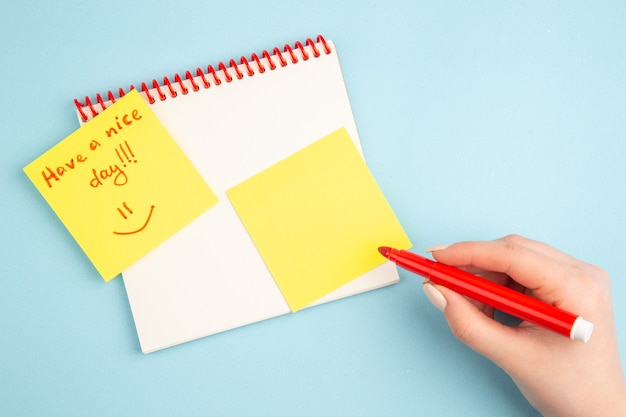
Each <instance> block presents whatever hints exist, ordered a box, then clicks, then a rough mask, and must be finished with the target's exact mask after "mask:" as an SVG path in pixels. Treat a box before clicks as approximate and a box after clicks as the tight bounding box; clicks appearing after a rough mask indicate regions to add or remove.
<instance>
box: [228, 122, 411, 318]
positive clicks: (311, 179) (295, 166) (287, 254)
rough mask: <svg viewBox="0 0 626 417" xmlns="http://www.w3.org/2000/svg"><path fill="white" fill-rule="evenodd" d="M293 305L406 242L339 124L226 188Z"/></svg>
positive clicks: (323, 292)
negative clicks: (380, 248)
mask: <svg viewBox="0 0 626 417" xmlns="http://www.w3.org/2000/svg"><path fill="white" fill-rule="evenodd" d="M227 195H228V197H229V199H230V201H231V202H232V204H233V206H234V207H235V209H236V211H237V213H238V215H239V217H240V218H241V220H242V222H243V224H244V225H245V227H246V229H247V230H248V233H249V234H250V236H251V238H252V240H253V241H254V243H255V245H256V247H257V249H258V250H259V252H260V254H261V256H262V257H263V260H264V261H265V264H266V265H267V267H268V268H269V270H270V272H271V274H272V276H273V277H274V280H275V281H276V284H277V285H278V287H279V288H280V290H281V292H282V294H283V296H284V297H285V299H286V300H287V303H288V304H289V306H290V308H291V310H292V311H297V310H300V309H302V308H304V307H306V306H308V305H309V304H311V303H312V302H314V301H316V300H318V299H319V298H321V297H323V296H324V295H326V294H328V293H330V292H331V291H333V290H335V289H337V288H339V287H340V286H342V285H344V284H346V283H347V282H349V281H351V280H353V279H355V278H357V277H358V276H360V275H362V274H364V273H366V272H367V271H369V270H371V269H373V268H375V267H376V266H379V265H381V264H382V263H383V262H384V261H385V259H384V258H383V257H382V256H380V254H379V253H378V250H377V248H378V246H380V245H388V246H394V247H398V248H403V249H406V248H409V247H410V246H411V242H410V241H409V239H408V237H407V236H406V234H405V232H404V230H403V229H402V226H401V225H400V223H399V221H398V219H397V218H396V216H395V214H394V213H393V211H392V209H391V207H390V206H389V204H388V203H387V200H386V199H385V196H384V195H383V193H382V191H381V190H380V188H379V187H378V184H377V183H376V181H375V180H374V178H373V176H372V174H371V173H370V171H369V169H368V168H367V166H366V164H365V162H364V161H363V158H362V157H361V155H360V154H359V152H358V150H357V148H356V147H355V145H354V143H353V142H352V140H351V139H350V137H349V135H348V133H347V131H346V130H345V129H343V128H342V129H339V130H337V131H335V132H334V133H332V134H330V135H329V136H326V137H324V138H322V139H320V140H319V141H317V142H315V143H313V144H312V145H310V146H308V147H306V148H304V149H302V150H300V151H298V152H296V153H295V154H293V155H292V156H290V157H288V158H287V159H284V160H282V161H280V162H279V163H277V164H275V165H273V166H272V167H270V168H268V169H266V170H265V171H263V172H261V173H259V174H257V175H255V176H254V177H252V178H249V179H248V180H246V181H244V182H242V183H241V184H238V185H237V186H235V187H233V188H232V189H230V190H229V191H228V192H227Z"/></svg>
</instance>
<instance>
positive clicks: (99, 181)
mask: <svg viewBox="0 0 626 417" xmlns="http://www.w3.org/2000/svg"><path fill="white" fill-rule="evenodd" d="M91 173H92V174H93V175H92V177H91V181H89V185H91V186H92V187H93V188H98V187H99V186H101V185H103V184H104V183H103V181H107V180H108V179H109V178H113V184H115V185H125V184H126V183H127V182H128V176H127V175H126V173H125V172H124V170H123V169H122V168H120V166H119V165H117V164H115V165H109V167H108V168H105V169H101V170H96V169H95V168H93V169H92V170H91Z"/></svg>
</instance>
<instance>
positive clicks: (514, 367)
mask: <svg viewBox="0 0 626 417" xmlns="http://www.w3.org/2000/svg"><path fill="white" fill-rule="evenodd" d="M431 251H432V254H433V256H434V258H435V259H436V260H437V261H439V262H442V263H445V264H448V265H453V266H457V267H462V268H463V269H466V270H468V271H469V272H472V273H475V274H478V275H481V276H483V277H485V278H488V279H491V280H493V281H496V282H498V283H500V284H503V285H507V286H509V287H511V288H515V289H517V290H520V291H525V292H526V293H528V294H529V295H531V296H533V297H535V298H538V299H540V300H543V301H545V302H547V303H550V304H552V305H554V306H556V307H559V308H562V309H564V310H567V311H570V312H572V313H574V314H577V315H579V316H582V317H584V318H585V320H588V321H590V322H592V323H593V324H594V330H593V334H592V336H591V339H590V340H589V342H587V343H583V342H578V341H573V340H570V339H568V338H567V337H563V336H562V335H558V334H555V333H553V332H551V331H549V330H546V329H544V328H542V327H539V326H536V325H534V324H531V323H528V322H522V323H521V324H520V325H519V326H518V327H510V326H506V325H503V324H501V323H499V322H497V321H495V320H493V309H492V308H490V307H488V306H485V305H484V304H480V303H477V302H475V301H472V300H468V299H467V298H465V297H463V296H461V295H459V294H457V293H455V292H454V291H452V290H450V289H447V288H445V287H441V286H438V285H434V284H430V283H427V284H425V286H424V290H425V291H426V294H427V295H428V298H429V299H430V300H431V301H433V303H434V304H435V305H437V306H438V307H439V308H440V309H442V310H443V312H444V315H445V318H446V320H447V321H448V324H449V326H450V329H451V330H452V333H454V335H455V336H456V337H457V338H458V339H459V340H461V341H462V342H463V343H465V344H467V345H468V346H469V347H471V348H472V349H474V350H475V351H477V352H479V353H481V354H482V355H484V356H486V357H487V358H489V359H491V360H492V361H493V362H495V363H496V364H497V365H498V366H500V367H501V368H502V369H503V370H504V371H505V372H507V373H508V374H509V375H510V376H511V377H512V378H513V380H514V381H515V383H516V384H517V386H518V387H519V389H520V390H521V392H522V393H523V394H524V396H525V397H526V398H527V399H528V401H530V403H531V404H532V405H533V406H534V407H535V408H537V410H539V411H540V412H541V413H542V414H544V415H545V416H563V417H565V416H567V417H575V416H584V417H590V416H626V380H625V379H624V374H623V371H622V367H621V363H620V356H619V350H618V347H617V336H616V329H615V322H614V319H613V308H612V303H611V289H610V283H609V277H608V275H607V274H606V273H605V272H604V271H603V270H601V269H600V268H598V267H595V266H593V265H590V264H587V263H585V262H582V261H580V260H577V259H575V258H572V257H570V256H568V255H566V254H564V253H562V252H560V251H558V250H556V249H554V248H552V247H550V246H548V245H546V244H543V243H540V242H537V241H533V240H530V239H526V238H523V237H520V236H515V235H511V236H507V237H504V238H502V239H498V240H495V241H489V242H461V243H456V244H453V245H450V246H446V247H442V246H439V247H436V248H433V249H432V250H431Z"/></svg>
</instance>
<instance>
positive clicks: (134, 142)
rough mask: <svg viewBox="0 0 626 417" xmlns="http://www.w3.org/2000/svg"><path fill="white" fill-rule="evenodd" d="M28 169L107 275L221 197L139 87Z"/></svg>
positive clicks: (141, 254)
mask: <svg viewBox="0 0 626 417" xmlns="http://www.w3.org/2000/svg"><path fill="white" fill-rule="evenodd" d="M24 172H25V173H26V175H28V177H29V178H30V180H31V181H32V182H33V184H34V185H35V186H36V187H37V189H38V190H39V192H40V193H41V194H42V195H43V197H44V198H45V199H46V201H47V202H48V203H49V204H50V206H51V207H52V209H53V210H54V211H55V212H56V214H57V215H58V216H59V218H60V219H61V221H62V222H63V223H64V224H65V226H66V227H67V229H68V230H69V231H70V233H71V234H72V235H73V236H74V238H75V239H76V241H77V242H78V244H79V245H80V246H81V248H82V249H83V250H84V252H85V253H86V254H87V256H88V257H89V259H90V260H91V262H92V263H93V264H94V266H95V267H96V269H97V270H98V272H99V273H100V274H101V275H102V278H104V280H105V281H109V280H111V279H112V278H114V277H115V276H116V275H118V274H119V273H120V272H122V271H123V270H124V269H126V268H128V267H129V266H130V265H132V264H133V263H134V262H135V261H137V260H138V259H139V258H141V257H142V256H143V255H145V254H146V253H148V252H149V251H150V250H152V249H154V248H155V247H156V246H157V245H159V244H160V243H162V242H163V241H164V240H165V239H167V238H168V237H170V236H172V235H173V234H174V233H176V232H177V231H179V230H180V229H181V228H183V227H184V226H185V225H186V224H188V223H189V222H190V221H191V220H193V219H194V218H196V217H197V216H198V215H200V214H201V213H202V212H204V211H205V210H207V209H208V208H209V207H210V206H212V205H213V204H215V203H216V202H217V198H216V197H215V194H214V193H213V192H212V191H211V189H210V188H209V186H208V185H207V184H206V183H205V181H204V180H203V179H202V177H201V176H200V174H199V173H198V172H197V171H196V169H195V168H194V167H193V165H192V164H191V162H190V161H189V159H187V157H186V156H185V154H184V153H183V152H182V150H181V149H180V148H179V147H178V145H177V144H176V142H175V141H174V139H173V138H172V137H171V136H170V134H169V133H168V132H167V130H166V129H165V128H164V127H163V125H162V124H161V123H160V122H159V120H158V119H157V117H156V116H155V115H154V113H153V112H152V110H151V109H150V108H149V106H148V104H147V103H146V102H145V101H144V100H143V99H142V98H141V96H140V95H139V93H137V92H136V91H134V90H133V91H131V92H130V93H128V94H127V95H125V96H124V97H123V98H121V99H120V100H118V101H117V102H116V103H114V104H113V105H111V106H110V107H109V108H108V109H107V110H106V111H104V112H103V113H102V114H100V115H99V116H98V117H96V118H95V119H93V120H92V121H90V122H89V123H87V124H86V125H84V126H83V127H81V128H80V129H78V130H77V131H75V132H74V133H72V134H71V135H70V136H68V137H67V138H65V139H64V140H63V141H61V142H60V143H58V144H57V145H55V146H54V147H53V148H51V149H50V150H49V151H47V152H46V153H44V154H43V155H42V156H40V157H39V158H37V159H36V160H35V161H33V162H32V163H30V164H29V165H27V166H26V167H25V168H24Z"/></svg>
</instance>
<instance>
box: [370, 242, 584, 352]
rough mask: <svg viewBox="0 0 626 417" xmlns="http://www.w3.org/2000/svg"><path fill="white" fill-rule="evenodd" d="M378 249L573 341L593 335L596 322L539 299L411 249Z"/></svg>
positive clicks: (418, 271) (406, 265)
mask: <svg viewBox="0 0 626 417" xmlns="http://www.w3.org/2000/svg"><path fill="white" fill-rule="evenodd" d="M378 251H379V252H380V253H381V255H383V256H384V257H385V258H387V259H389V260H390V261H393V262H395V263H396V265H398V266H399V267H401V268H404V269H406V270H408V271H411V272H413V273H416V274H418V275H420V276H422V277H424V278H426V279H427V280H429V281H432V282H433V283H435V284H438V285H441V286H444V287H446V288H450V289H451V290H453V291H455V292H457V293H459V294H462V295H465V296H467V297H469V298H472V299H474V300H476V301H479V302H481V303H484V304H487V305H489V306H491V307H493V308H495V309H497V310H500V311H502V312H505V313H507V314H510V315H512V316H515V317H518V318H520V319H522V320H526V321H528V322H530V323H534V324H536V325H539V326H542V327H545V328H546V329H549V330H552V331H554V332H556V333H559V334H562V335H564V336H567V337H569V338H570V339H572V340H580V341H582V342H587V341H588V340H589V338H590V337H591V333H592V331H593V324H592V323H590V322H588V321H586V320H585V319H583V318H582V317H580V316H577V315H575V314H572V313H569V312H567V311H564V310H561V309H560V308H557V307H554V306H552V305H550V304H548V303H545V302H543V301H539V300H537V299H536V298H532V297H529V296H528V295H526V294H522V293H520V292H517V291H514V290H512V289H510V288H507V287H505V286H503V285H498V284H496V283H494V282H492V281H489V280H487V279H484V278H481V277H478V276H476V275H473V274H470V273H469V272H465V271H463V270H461V269H458V268H455V267H453V266H449V265H445V264H442V263H440V262H435V261H432V260H430V259H428V258H424V257H423V256H420V255H416V254H414V253H412V252H409V251H405V250H398V249H392V248H389V247H386V246H382V247H380V248H378Z"/></svg>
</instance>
